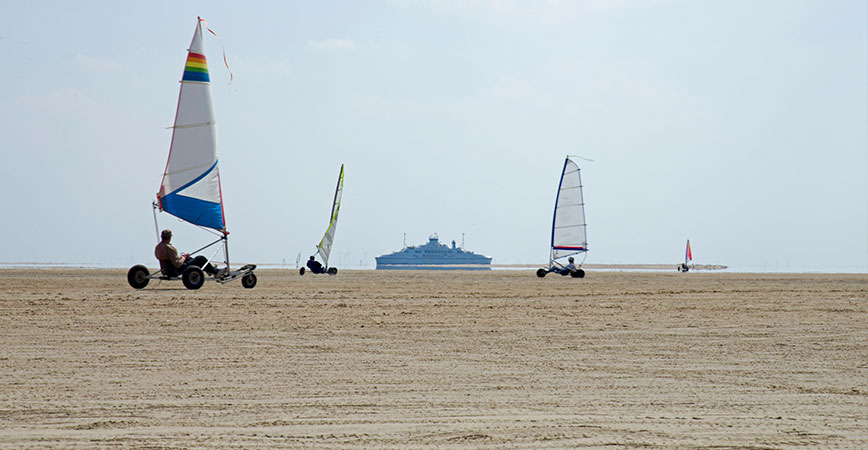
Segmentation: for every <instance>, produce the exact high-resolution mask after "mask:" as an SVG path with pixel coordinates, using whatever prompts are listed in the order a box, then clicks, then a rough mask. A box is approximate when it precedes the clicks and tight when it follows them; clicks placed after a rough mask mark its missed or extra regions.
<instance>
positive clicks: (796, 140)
mask: <svg viewBox="0 0 868 450" xmlns="http://www.w3.org/2000/svg"><path fill="white" fill-rule="evenodd" d="M197 16H202V17H203V18H204V19H206V20H207V22H208V25H209V26H210V27H211V28H212V29H213V30H214V31H215V32H217V33H218V34H219V35H220V37H221V39H222V41H223V44H224V45H225V49H226V56H227V59H228V62H229V67H230V69H231V70H232V73H233V75H234V81H232V83H231V84H229V72H228V71H227V69H226V67H224V66H223V64H222V53H221V46H220V42H219V41H218V40H217V39H216V38H214V37H213V36H211V35H210V34H206V36H205V40H204V44H205V49H206V56H207V58H208V64H209V69H210V73H211V80H212V94H213V98H214V108H215V114H216V116H217V136H218V156H219V158H220V173H221V178H222V188H223V195H224V203H225V205H224V207H225V212H226V221H227V226H228V229H229V230H230V232H231V235H230V256H231V257H232V260H233V261H234V262H250V263H259V264H281V263H283V262H285V263H286V264H287V265H288V266H293V267H294V265H295V260H296V256H297V255H298V254H299V253H301V254H302V257H306V256H308V255H310V254H312V253H313V252H314V251H315V245H316V244H317V243H318V242H319V240H320V238H321V237H322V234H323V232H324V231H325V229H326V227H327V225H328V219H329V217H328V214H329V212H330V208H331V200H332V196H333V194H334V185H335V181H336V178H337V175H338V171H339V169H340V165H341V163H344V164H345V165H346V181H345V190H344V196H343V205H342V209H341V216H340V219H339V222H338V229H337V235H336V238H335V244H334V250H333V255H332V259H331V265H333V266H337V267H339V268H341V267H345V268H353V267H359V266H360V265H361V266H366V267H368V268H371V267H373V265H374V257H375V256H378V255H381V254H384V253H389V252H392V251H395V250H399V249H400V248H401V246H402V243H403V236H404V233H406V235H407V243H408V244H422V243H424V242H425V241H426V240H427V238H428V236H429V235H430V234H432V233H438V234H439V236H440V238H441V240H442V241H444V242H447V243H448V242H449V241H451V240H453V239H454V240H456V241H458V242H459V244H460V242H461V239H462V234H463V235H464V241H465V248H466V249H468V250H471V251H475V252H479V253H483V254H486V255H488V256H492V257H493V258H494V263H495V264H518V263H544V262H545V261H546V260H547V257H548V252H549V241H550V237H551V221H552V209H553V207H554V201H555V195H556V190H557V186H558V178H559V175H560V170H561V168H562V166H563V160H564V157H565V156H566V155H567V154H573V155H581V156H583V157H585V158H590V159H592V160H593V162H588V161H582V160H579V161H580V164H581V167H582V177H583V182H584V186H585V190H584V194H585V202H586V214H587V218H588V242H589V248H590V252H589V253H588V257H587V260H586V262H587V263H589V264H590V263H672V264H673V267H674V264H677V263H678V262H680V261H681V259H682V257H683V251H684V244H685V240H686V239H688V238H689V239H690V240H691V244H692V247H693V252H694V260H695V262H696V263H697V264H725V265H728V266H730V267H731V268H732V269H733V270H749V271H797V272H801V271H844V272H866V271H868V2H866V1H864V0H816V1H814V0H803V1H792V0H779V1H776V0H760V1H756V0H750V1H738V0H736V1H730V0H726V1H724V0H719V1H718V0H707V1H698V0H647V1H633V0H612V1H604V0H589V1H578V0H577V1H557V0H547V1H542V0H540V1H522V0H512V1H509V0H499V1H498V0H488V1H483V0H479V1H473V0H427V1H424V0H419V1H414V0H390V1H352V0H346V1H291V2H259V1H246V2H237V1H231V2H230V1H207V2H206V1H202V2H196V1H185V2H176V1H154V2H116V1H103V2H98V1H75V2H70V1H55V2H46V1H33V2H22V1H11V0H0V55H2V65H0V156H2V163H0V187H2V189H3V192H5V193H6V195H5V197H4V200H3V205H4V208H3V213H2V225H0V231H2V235H3V237H2V238H0V263H2V262H6V263H9V262H39V263H80V264H88V265H103V266H114V267H129V266H131V265H133V264H138V263H145V264H148V265H149V266H151V267H156V265H157V264H156V260H155V259H154V257H153V253H152V252H153V247H154V244H155V243H156V235H155V230H154V220H153V214H152V210H151V202H152V201H153V200H154V199H155V194H156V192H157V190H158V189H159V185H160V180H161V177H162V172H163V169H164V167H165V164H166V158H167V156H168V149H169V141H170V138H171V131H170V130H169V129H168V128H167V127H169V126H171V125H172V123H173V121H174V114H175V107H176V104H177V97H178V86H179V83H178V82H179V80H180V78H181V74H182V72H183V67H184V62H185V59H186V49H187V46H188V45H189V43H190V39H191V37H192V35H193V31H194V29H195V26H196V17H197ZM158 219H159V222H160V228H172V229H173V230H175V239H174V243H175V244H176V245H177V246H178V247H179V248H180V249H181V250H183V251H189V250H193V249H195V248H196V247H198V246H200V245H201V244H202V243H204V242H206V241H207V239H208V237H209V236H208V235H204V234H203V233H202V232H201V231H200V230H198V229H195V228H193V227H191V226H189V225H186V224H184V223H180V222H178V221H177V220H175V219H174V218H172V217H171V216H168V215H166V214H160V215H159V217H158Z"/></svg>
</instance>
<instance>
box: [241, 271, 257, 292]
mask: <svg viewBox="0 0 868 450" xmlns="http://www.w3.org/2000/svg"><path fill="white" fill-rule="evenodd" d="M241 285H242V286H244V288H245V289H253V286H256V274H255V273H253V272H251V273H248V274H247V275H244V276H243V277H241Z"/></svg>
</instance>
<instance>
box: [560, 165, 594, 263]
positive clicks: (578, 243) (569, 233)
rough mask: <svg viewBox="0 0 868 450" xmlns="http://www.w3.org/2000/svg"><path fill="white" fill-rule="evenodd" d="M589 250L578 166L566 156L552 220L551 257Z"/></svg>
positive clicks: (561, 256)
mask: <svg viewBox="0 0 868 450" xmlns="http://www.w3.org/2000/svg"><path fill="white" fill-rule="evenodd" d="M586 251H588V234H587V223H585V201H584V197H583V196H582V177H581V174H580V170H579V166H578V165H577V164H576V163H575V161H573V160H571V159H570V158H569V157H567V159H566V161H564V170H563V172H562V173H561V182H560V185H559V186H558V196H557V199H556V200H555V213H554V219H553V220H552V244H551V260H552V261H555V260H557V259H559V258H565V257H567V256H570V255H574V254H576V253H584V252H586Z"/></svg>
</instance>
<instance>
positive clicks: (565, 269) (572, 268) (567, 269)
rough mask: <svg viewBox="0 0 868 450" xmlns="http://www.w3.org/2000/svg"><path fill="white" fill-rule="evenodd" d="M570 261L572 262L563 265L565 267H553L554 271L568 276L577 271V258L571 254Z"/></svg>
mask: <svg viewBox="0 0 868 450" xmlns="http://www.w3.org/2000/svg"><path fill="white" fill-rule="evenodd" d="M569 261H570V263H569V264H567V265H566V266H563V267H552V269H553V271H554V272H556V273H559V274H561V275H563V276H567V275H569V274H571V273H573V272H575V271H576V270H577V269H576V264H575V261H576V260H575V259H573V257H572V256H570V259H569Z"/></svg>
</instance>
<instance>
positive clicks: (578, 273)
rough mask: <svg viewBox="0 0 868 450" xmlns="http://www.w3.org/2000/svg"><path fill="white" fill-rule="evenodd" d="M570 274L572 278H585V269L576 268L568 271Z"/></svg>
mask: <svg viewBox="0 0 868 450" xmlns="http://www.w3.org/2000/svg"><path fill="white" fill-rule="evenodd" d="M570 276H571V277H573V278H585V271H584V270H582V269H576V270H575V271H574V272H572V273H570Z"/></svg>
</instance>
